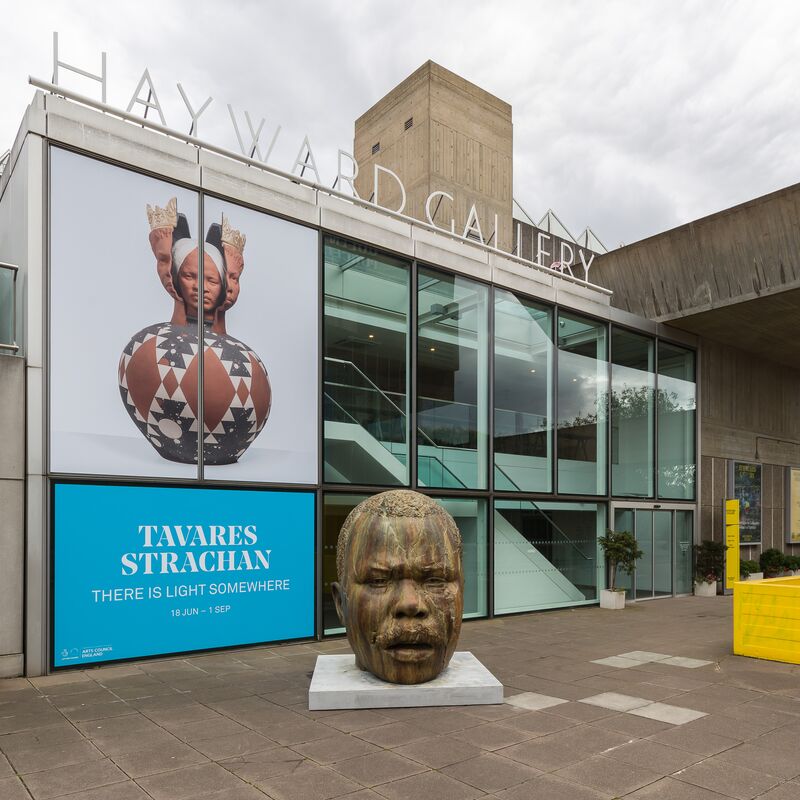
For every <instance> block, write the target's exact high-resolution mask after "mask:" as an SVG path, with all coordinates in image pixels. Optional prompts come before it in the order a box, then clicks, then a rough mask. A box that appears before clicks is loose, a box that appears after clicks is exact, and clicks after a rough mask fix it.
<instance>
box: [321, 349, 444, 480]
mask: <svg viewBox="0 0 800 800" xmlns="http://www.w3.org/2000/svg"><path fill="white" fill-rule="evenodd" d="M325 361H330V362H332V363H334V364H344V365H345V366H348V367H350V368H351V369H353V370H354V371H355V372H357V373H358V374H359V375H360V376H361V377H362V378H363V379H364V380H365V381H366V382H367V383H368V384H369V386H370V387H372V389H374V390H375V391H376V392H377V393H378V394H379V395H380V396H381V397H382V398H383V399H384V400H386V402H387V403H389V405H391V406H392V408H394V409H395V410H396V411H397V413H398V414H399V415H400V416H401V417H402V418H403V419H405V418H406V412H405V411H403V409H402V408H400V406H398V405H397V403H395V402H394V400H392V398H391V397H389V395H387V394H386V392H384V391H383V389H381V388H380V386H378V385H377V384H376V383H375V382H374V381H373V380H372V378H370V377H369V375H367V374H365V373H364V371H363V370H362V369H360V368H359V367H357V366H356V365H355V364H354V363H353V362H352V361H346V360H345V359H343V358H332V357H331V356H325ZM417 432H418V433H420V434H422V436H424V437H425V438H426V439H427V440H428V441H429V442H430V444H431V445H433V446H434V447H438V446H439V445H437V444H436V442H435V441H434V440H433V439H431V437H430V436H428V434H427V433H425V431H423V430H422V429H421V428H420V427H419V426H417ZM442 466H444V465H442Z"/></svg>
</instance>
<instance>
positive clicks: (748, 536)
mask: <svg viewBox="0 0 800 800" xmlns="http://www.w3.org/2000/svg"><path fill="white" fill-rule="evenodd" d="M733 496H734V497H735V498H736V499H737V500H738V501H739V543H740V544H761V464H748V463H745V462H743V461H734V462H733Z"/></svg>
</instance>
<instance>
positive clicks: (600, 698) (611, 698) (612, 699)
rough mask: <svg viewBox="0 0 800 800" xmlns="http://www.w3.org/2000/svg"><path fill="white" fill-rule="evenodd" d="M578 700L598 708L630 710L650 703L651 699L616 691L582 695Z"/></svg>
mask: <svg viewBox="0 0 800 800" xmlns="http://www.w3.org/2000/svg"><path fill="white" fill-rule="evenodd" d="M579 702H581V703H586V704H587V705H590V706H598V707H599V708H608V709H611V710H612V711H631V710H632V709H634V708H641V707H642V706H646V705H652V701H651V700H647V699H645V698H644V697H632V696H631V695H627V694H617V693H616V692H603V693H602V694H596V695H593V696H592V697H584V698H583V700H580V701H579Z"/></svg>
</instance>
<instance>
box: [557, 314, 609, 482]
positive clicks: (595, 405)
mask: <svg viewBox="0 0 800 800" xmlns="http://www.w3.org/2000/svg"><path fill="white" fill-rule="evenodd" d="M558 351H559V352H558V491H559V492H560V493H561V494H605V491H606V420H607V410H606V406H607V396H606V394H607V385H608V364H607V362H606V357H607V356H606V326H605V324H603V323H602V322H594V321H592V320H589V319H585V318H583V317H577V316H573V315H571V314H559V315H558Z"/></svg>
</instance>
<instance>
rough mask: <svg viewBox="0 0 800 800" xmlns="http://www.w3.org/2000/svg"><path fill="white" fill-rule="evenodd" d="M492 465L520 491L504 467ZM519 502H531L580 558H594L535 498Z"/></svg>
mask: <svg viewBox="0 0 800 800" xmlns="http://www.w3.org/2000/svg"><path fill="white" fill-rule="evenodd" d="M494 467H495V469H496V470H498V471H499V472H502V473H503V476H504V477H505V479H506V480H507V481H508V482H509V483H510V484H511V485H512V486H513V487H514V488H515V489H516V490H517V491H518V492H521V491H522V489H520V487H519V486H518V485H517V483H516V481H514V479H513V478H512V477H511V476H510V475H509V474H508V473H507V472H506V471H505V470H504V469H503V468H502V467H501V466H500V465H499V464H495V465H494ZM521 502H524V503H530V504H531V505H532V506H533V507H534V508H535V509H536V510H537V511H538V512H539V513H540V514H541V515H542V516H543V517H544V518H545V519H546V520H547V521H548V522H549V523H550V525H551V526H552V527H553V528H555V530H557V531H558V532H559V533H560V534H561V536H562V537H563V538H564V541H565V542H567V544H569V545H570V546H571V547H572V548H573V549H574V550H576V551H577V552H578V555H579V556H580V557H581V558H582V559H583V560H584V561H594V559H593V558H592V557H591V556H587V555H586V554H585V553H584V552H583V551H582V550H581V549H580V548H579V547H578V545H576V544H575V542H573V541H572V539H570V538H569V536H567V534H566V533H564V531H562V530H561V528H559V527H558V525H557V524H556V523H555V521H554V520H553V519H552V517H549V516H548V515H547V514H546V513H545V512H544V511H543V510H542V509H541V508H539V505H538V504H537V502H536V501H535V500H531V499H527V500H523V501H521Z"/></svg>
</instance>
